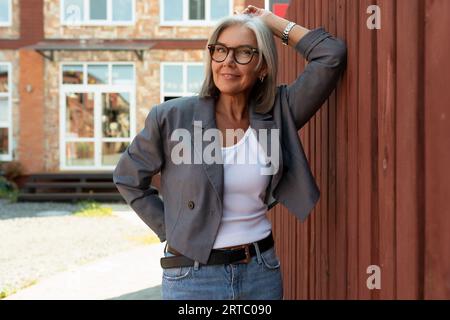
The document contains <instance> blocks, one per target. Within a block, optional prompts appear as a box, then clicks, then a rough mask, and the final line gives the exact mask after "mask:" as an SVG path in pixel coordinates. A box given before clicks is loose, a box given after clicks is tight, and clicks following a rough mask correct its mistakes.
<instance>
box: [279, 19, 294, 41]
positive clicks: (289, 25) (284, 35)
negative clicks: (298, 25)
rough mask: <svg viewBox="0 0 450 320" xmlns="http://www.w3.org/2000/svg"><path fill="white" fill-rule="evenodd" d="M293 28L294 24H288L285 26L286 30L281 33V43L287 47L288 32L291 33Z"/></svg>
mask: <svg viewBox="0 0 450 320" xmlns="http://www.w3.org/2000/svg"><path fill="white" fill-rule="evenodd" d="M294 26H295V23H294V22H289V23H288V24H287V26H286V28H285V29H284V31H283V34H282V35H281V42H282V43H283V44H284V45H285V46H287V45H288V42H289V32H291V30H292V28H293V27H294Z"/></svg>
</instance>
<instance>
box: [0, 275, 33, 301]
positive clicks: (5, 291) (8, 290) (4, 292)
mask: <svg viewBox="0 0 450 320" xmlns="http://www.w3.org/2000/svg"><path fill="white" fill-rule="evenodd" d="M36 283H37V280H36V279H31V280H28V281H26V282H25V283H24V284H23V285H21V286H20V287H19V288H12V287H4V288H2V289H1V291H0V300H1V299H5V298H6V297H8V296H10V295H13V294H15V293H17V291H19V290H22V289H25V288H28V287H31V286H33V285H35V284H36Z"/></svg>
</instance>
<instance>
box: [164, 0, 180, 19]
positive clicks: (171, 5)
mask: <svg viewBox="0 0 450 320" xmlns="http://www.w3.org/2000/svg"><path fill="white" fill-rule="evenodd" d="M164 20H165V21H181V20H183V0H164Z"/></svg>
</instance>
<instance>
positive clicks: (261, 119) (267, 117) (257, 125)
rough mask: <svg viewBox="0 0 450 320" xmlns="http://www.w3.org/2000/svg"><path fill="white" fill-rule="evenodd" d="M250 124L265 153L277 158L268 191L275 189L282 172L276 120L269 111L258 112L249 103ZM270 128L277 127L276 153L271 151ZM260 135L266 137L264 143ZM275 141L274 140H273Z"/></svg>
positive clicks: (279, 132)
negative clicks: (276, 164)
mask: <svg viewBox="0 0 450 320" xmlns="http://www.w3.org/2000/svg"><path fill="white" fill-rule="evenodd" d="M250 126H251V127H252V128H253V129H255V131H256V136H257V138H258V142H259V144H260V146H261V147H262V148H263V149H264V152H265V154H266V155H268V156H270V157H271V158H273V157H274V156H277V158H278V170H277V171H276V172H275V174H274V175H273V176H272V179H271V183H270V186H269V187H270V190H269V191H270V192H272V191H273V189H275V187H276V186H277V184H278V182H279V181H280V179H281V176H282V173H283V154H282V148H281V130H280V128H278V127H277V124H276V122H275V121H274V119H273V116H272V114H271V113H259V112H256V110H255V105H254V103H250ZM272 129H278V130H280V131H278V138H279V139H280V140H279V141H278V150H276V154H271V153H272V144H273V143H274V142H273V141H272V131H271V130H272ZM262 135H265V136H266V137H267V138H266V139H267V143H264V140H263V141H261V139H262ZM275 143H276V142H275Z"/></svg>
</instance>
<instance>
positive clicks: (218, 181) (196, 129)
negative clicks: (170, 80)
mask: <svg viewBox="0 0 450 320" xmlns="http://www.w3.org/2000/svg"><path fill="white" fill-rule="evenodd" d="M212 128H217V125H216V117H215V103H214V99H213V98H199V103H198V104H197V106H196V108H195V110H194V117H193V119H192V132H191V138H192V144H193V146H194V150H195V152H196V153H197V156H198V157H200V159H203V150H205V148H206V146H208V145H209V144H211V143H213V144H214V146H215V147H216V148H218V150H220V141H213V142H211V141H203V134H204V132H205V131H206V130H208V129H212ZM216 150H217V149H216ZM219 157H220V159H222V153H221V152H220V153H219ZM201 162H202V166H203V169H204V170H205V173H206V175H207V177H208V179H209V181H210V183H211V185H212V186H213V188H214V191H215V193H216V195H217V198H218V199H219V200H220V201H219V203H220V206H221V208H222V203H223V164H222V163H223V161H220V163H212V164H208V163H205V162H204V161H203V160H202V161H201Z"/></svg>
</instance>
